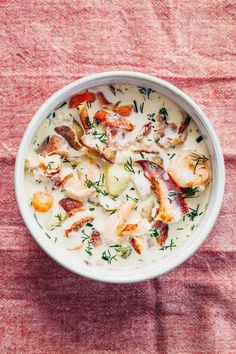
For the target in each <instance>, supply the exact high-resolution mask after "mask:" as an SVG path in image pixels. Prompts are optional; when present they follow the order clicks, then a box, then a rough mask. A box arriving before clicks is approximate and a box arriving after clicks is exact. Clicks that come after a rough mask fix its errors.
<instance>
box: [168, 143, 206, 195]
mask: <svg viewBox="0 0 236 354" xmlns="http://www.w3.org/2000/svg"><path fill="white" fill-rule="evenodd" d="M168 173H169V175H170V176H171V177H172V178H173V180H174V181H175V183H176V184H178V186H179V187H181V188H198V189H199V191H202V190H204V189H205V187H206V186H207V185H208V184H209V182H210V177H211V172H210V165H209V162H208V158H207V157H206V156H204V155H202V154H199V153H198V152H197V151H196V150H183V151H180V152H179V153H177V154H176V155H175V156H174V158H173V159H172V161H171V164H170V166H169V168H168Z"/></svg>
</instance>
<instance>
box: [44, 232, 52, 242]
mask: <svg viewBox="0 0 236 354" xmlns="http://www.w3.org/2000/svg"><path fill="white" fill-rule="evenodd" d="M45 235H46V236H47V238H49V239H50V240H51V236H49V234H48V233H47V232H45Z"/></svg>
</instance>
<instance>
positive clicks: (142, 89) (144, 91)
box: [138, 86, 155, 100]
mask: <svg viewBox="0 0 236 354" xmlns="http://www.w3.org/2000/svg"><path fill="white" fill-rule="evenodd" d="M138 90H139V92H140V93H141V94H142V95H143V98H144V99H146V98H147V99H148V100H149V97H150V93H152V92H155V91H154V90H153V89H151V88H146V87H141V86H138Z"/></svg>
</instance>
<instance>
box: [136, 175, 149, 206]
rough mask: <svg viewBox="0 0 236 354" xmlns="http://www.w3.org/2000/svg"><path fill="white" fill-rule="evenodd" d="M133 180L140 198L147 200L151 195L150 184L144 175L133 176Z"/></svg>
mask: <svg viewBox="0 0 236 354" xmlns="http://www.w3.org/2000/svg"><path fill="white" fill-rule="evenodd" d="M132 179H133V182H134V185H135V188H136V190H137V192H138V194H139V196H140V198H141V199H142V200H145V199H146V198H147V196H148V195H149V194H150V193H151V188H150V182H149V181H148V180H147V178H145V177H144V176H143V175H133V176H132Z"/></svg>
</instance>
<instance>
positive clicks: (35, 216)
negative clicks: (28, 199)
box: [34, 212, 43, 229]
mask: <svg viewBox="0 0 236 354" xmlns="http://www.w3.org/2000/svg"><path fill="white" fill-rule="evenodd" d="M34 218H35V220H36V222H37V224H38V225H39V227H40V228H41V229H42V228H43V227H42V225H41V224H40V222H39V221H38V218H37V215H36V213H35V212H34Z"/></svg>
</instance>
